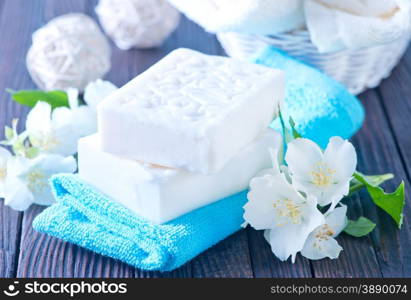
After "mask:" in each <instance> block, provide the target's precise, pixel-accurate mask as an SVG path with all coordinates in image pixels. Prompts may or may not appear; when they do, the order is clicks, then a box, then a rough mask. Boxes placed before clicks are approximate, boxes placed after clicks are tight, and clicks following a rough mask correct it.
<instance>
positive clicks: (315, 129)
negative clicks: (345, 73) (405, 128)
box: [252, 46, 364, 147]
mask: <svg viewBox="0 0 411 300" xmlns="http://www.w3.org/2000/svg"><path fill="white" fill-rule="evenodd" d="M252 61H253V62H255V63H258V64H262V65H265V66H268V67H272V68H276V69H280V70H283V71H285V75H286V97H285V106H284V108H283V114H284V119H285V120H288V119H289V117H290V116H291V117H292V118H293V119H294V121H295V123H296V125H297V130H298V131H299V132H300V133H301V134H302V135H303V136H304V137H307V138H309V139H312V140H314V141H315V142H317V143H318V144H319V145H320V146H322V147H325V146H326V145H327V143H328V140H329V139H330V137H332V136H336V135H338V136H341V137H343V138H347V139H348V138H350V137H351V136H353V135H354V133H356V132H357V130H358V129H359V128H360V127H361V125H362V122H363V120H364V109H363V107H362V105H361V103H360V102H359V100H358V99H357V98H356V97H355V96H353V95H352V94H350V92H348V90H347V89H346V88H345V87H344V86H343V85H342V84H340V83H338V82H337V81H335V80H334V79H332V78H330V77H329V76H327V75H325V74H324V73H323V72H321V71H319V70H318V69H316V68H313V67H310V66H308V65H307V64H305V63H303V62H301V61H299V60H296V59H294V58H292V57H290V56H289V55H288V54H286V53H284V52H283V51H281V50H278V49H277V48H275V47H271V46H269V47H267V48H265V49H264V50H263V51H262V52H261V53H259V54H258V55H257V57H255V58H253V59H252ZM287 123H288V122H287ZM272 127H273V128H274V129H280V123H279V120H276V121H274V123H273V124H272Z"/></svg>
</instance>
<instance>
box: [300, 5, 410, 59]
mask: <svg viewBox="0 0 411 300" xmlns="http://www.w3.org/2000/svg"><path fill="white" fill-rule="evenodd" d="M304 9H305V15H306V22H307V27H308V30H309V31H310V36H311V40H312V42H313V43H314V44H315V45H316V46H317V48H318V50H319V51H320V52H323V53H325V52H334V51H340V50H344V49H351V50H357V49H361V48H366V47H371V46H375V45H379V44H384V43H389V42H392V41H393V40H396V39H398V38H399V37H402V36H403V35H404V34H407V33H408V32H409V31H410V26H411V23H410V22H411V1H410V0H344V1H341V0H306V1H305V5H304Z"/></svg>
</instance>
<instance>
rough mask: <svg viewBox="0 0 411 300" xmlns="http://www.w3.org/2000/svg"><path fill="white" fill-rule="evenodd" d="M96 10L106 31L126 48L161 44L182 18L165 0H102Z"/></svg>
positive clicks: (118, 45)
mask: <svg viewBox="0 0 411 300" xmlns="http://www.w3.org/2000/svg"><path fill="white" fill-rule="evenodd" d="M96 13H97V15H98V17H99V20H100V23H101V25H102V27H103V29H104V31H105V32H106V33H107V35H108V36H110V37H111V38H112V40H113V41H114V43H115V44H116V45H117V47H119V48H120V49H123V50H128V49H130V48H153V47H157V46H160V45H161V44H162V43H163V41H164V40H165V39H166V38H167V37H168V36H169V35H170V34H171V33H172V32H173V31H174V30H175V29H176V27H177V25H178V22H179V20H180V13H179V12H178V11H177V10H176V9H175V8H174V7H173V6H171V5H170V4H169V3H168V2H167V1H165V0H100V1H99V3H98V5H97V7H96Z"/></svg>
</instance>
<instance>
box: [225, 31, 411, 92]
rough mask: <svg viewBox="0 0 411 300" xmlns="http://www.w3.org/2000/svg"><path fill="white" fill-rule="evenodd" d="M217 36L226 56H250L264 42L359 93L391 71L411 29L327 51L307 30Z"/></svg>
mask: <svg viewBox="0 0 411 300" xmlns="http://www.w3.org/2000/svg"><path fill="white" fill-rule="evenodd" d="M217 38H218V40H219V41H220V43H221V45H222V46H223V48H224V50H225V51H226V53H227V54H228V55H229V56H231V57H235V58H240V59H247V58H250V57H252V56H254V55H256V53H258V52H259V51H260V50H261V49H262V48H264V47H265V46H267V45H273V46H275V47H277V48H280V49H282V50H284V51H285V52H287V53H288V54H290V55H291V56H293V57H296V58H298V59H300V60H302V61H305V62H307V63H309V64H311V65H313V66H316V67H318V68H319V69H321V70H323V71H324V72H325V73H327V74H328V75H329V76H331V77H333V78H334V79H336V80H337V81H339V82H341V83H343V84H344V85H345V86H346V87H347V88H348V89H349V90H350V92H351V93H353V94H359V93H361V92H362V91H364V90H366V89H368V88H373V87H376V86H378V84H379V83H380V82H381V80H383V79H384V78H386V77H388V76H389V75H390V73H391V71H392V69H393V68H394V67H395V65H396V64H397V63H398V61H399V60H400V59H401V57H402V55H403V54H404V52H405V50H406V49H407V46H408V43H409V42H410V39H411V33H410V34H407V35H404V36H403V37H402V38H400V39H398V40H396V41H394V42H391V43H389V44H384V45H379V46H376V47H371V48H366V49H361V50H357V51H340V52H335V53H326V54H324V53H319V52H318V50H317V48H316V47H315V46H314V45H313V43H312V42H311V40H310V35H309V33H308V31H306V30H300V31H295V32H292V33H285V34H278V35H275V36H257V35H245V34H239V33H232V32H225V33H218V34H217Z"/></svg>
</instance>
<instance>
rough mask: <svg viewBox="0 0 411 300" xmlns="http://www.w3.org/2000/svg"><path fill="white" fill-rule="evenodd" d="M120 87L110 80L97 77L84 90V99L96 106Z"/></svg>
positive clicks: (89, 104)
mask: <svg viewBox="0 0 411 300" xmlns="http://www.w3.org/2000/svg"><path fill="white" fill-rule="evenodd" d="M117 89H118V88H117V87H116V86H115V85H114V84H112V83H111V82H110V81H105V80H101V79H97V80H96V81H93V82H90V83H89V84H88V85H87V86H86V88H85V90H84V101H85V102H86V103H87V105H88V106H90V107H92V108H96V107H97V104H99V103H100V102H101V101H103V100H104V98H106V97H107V96H108V95H110V94H111V93H113V92H114V91H115V90H117Z"/></svg>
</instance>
